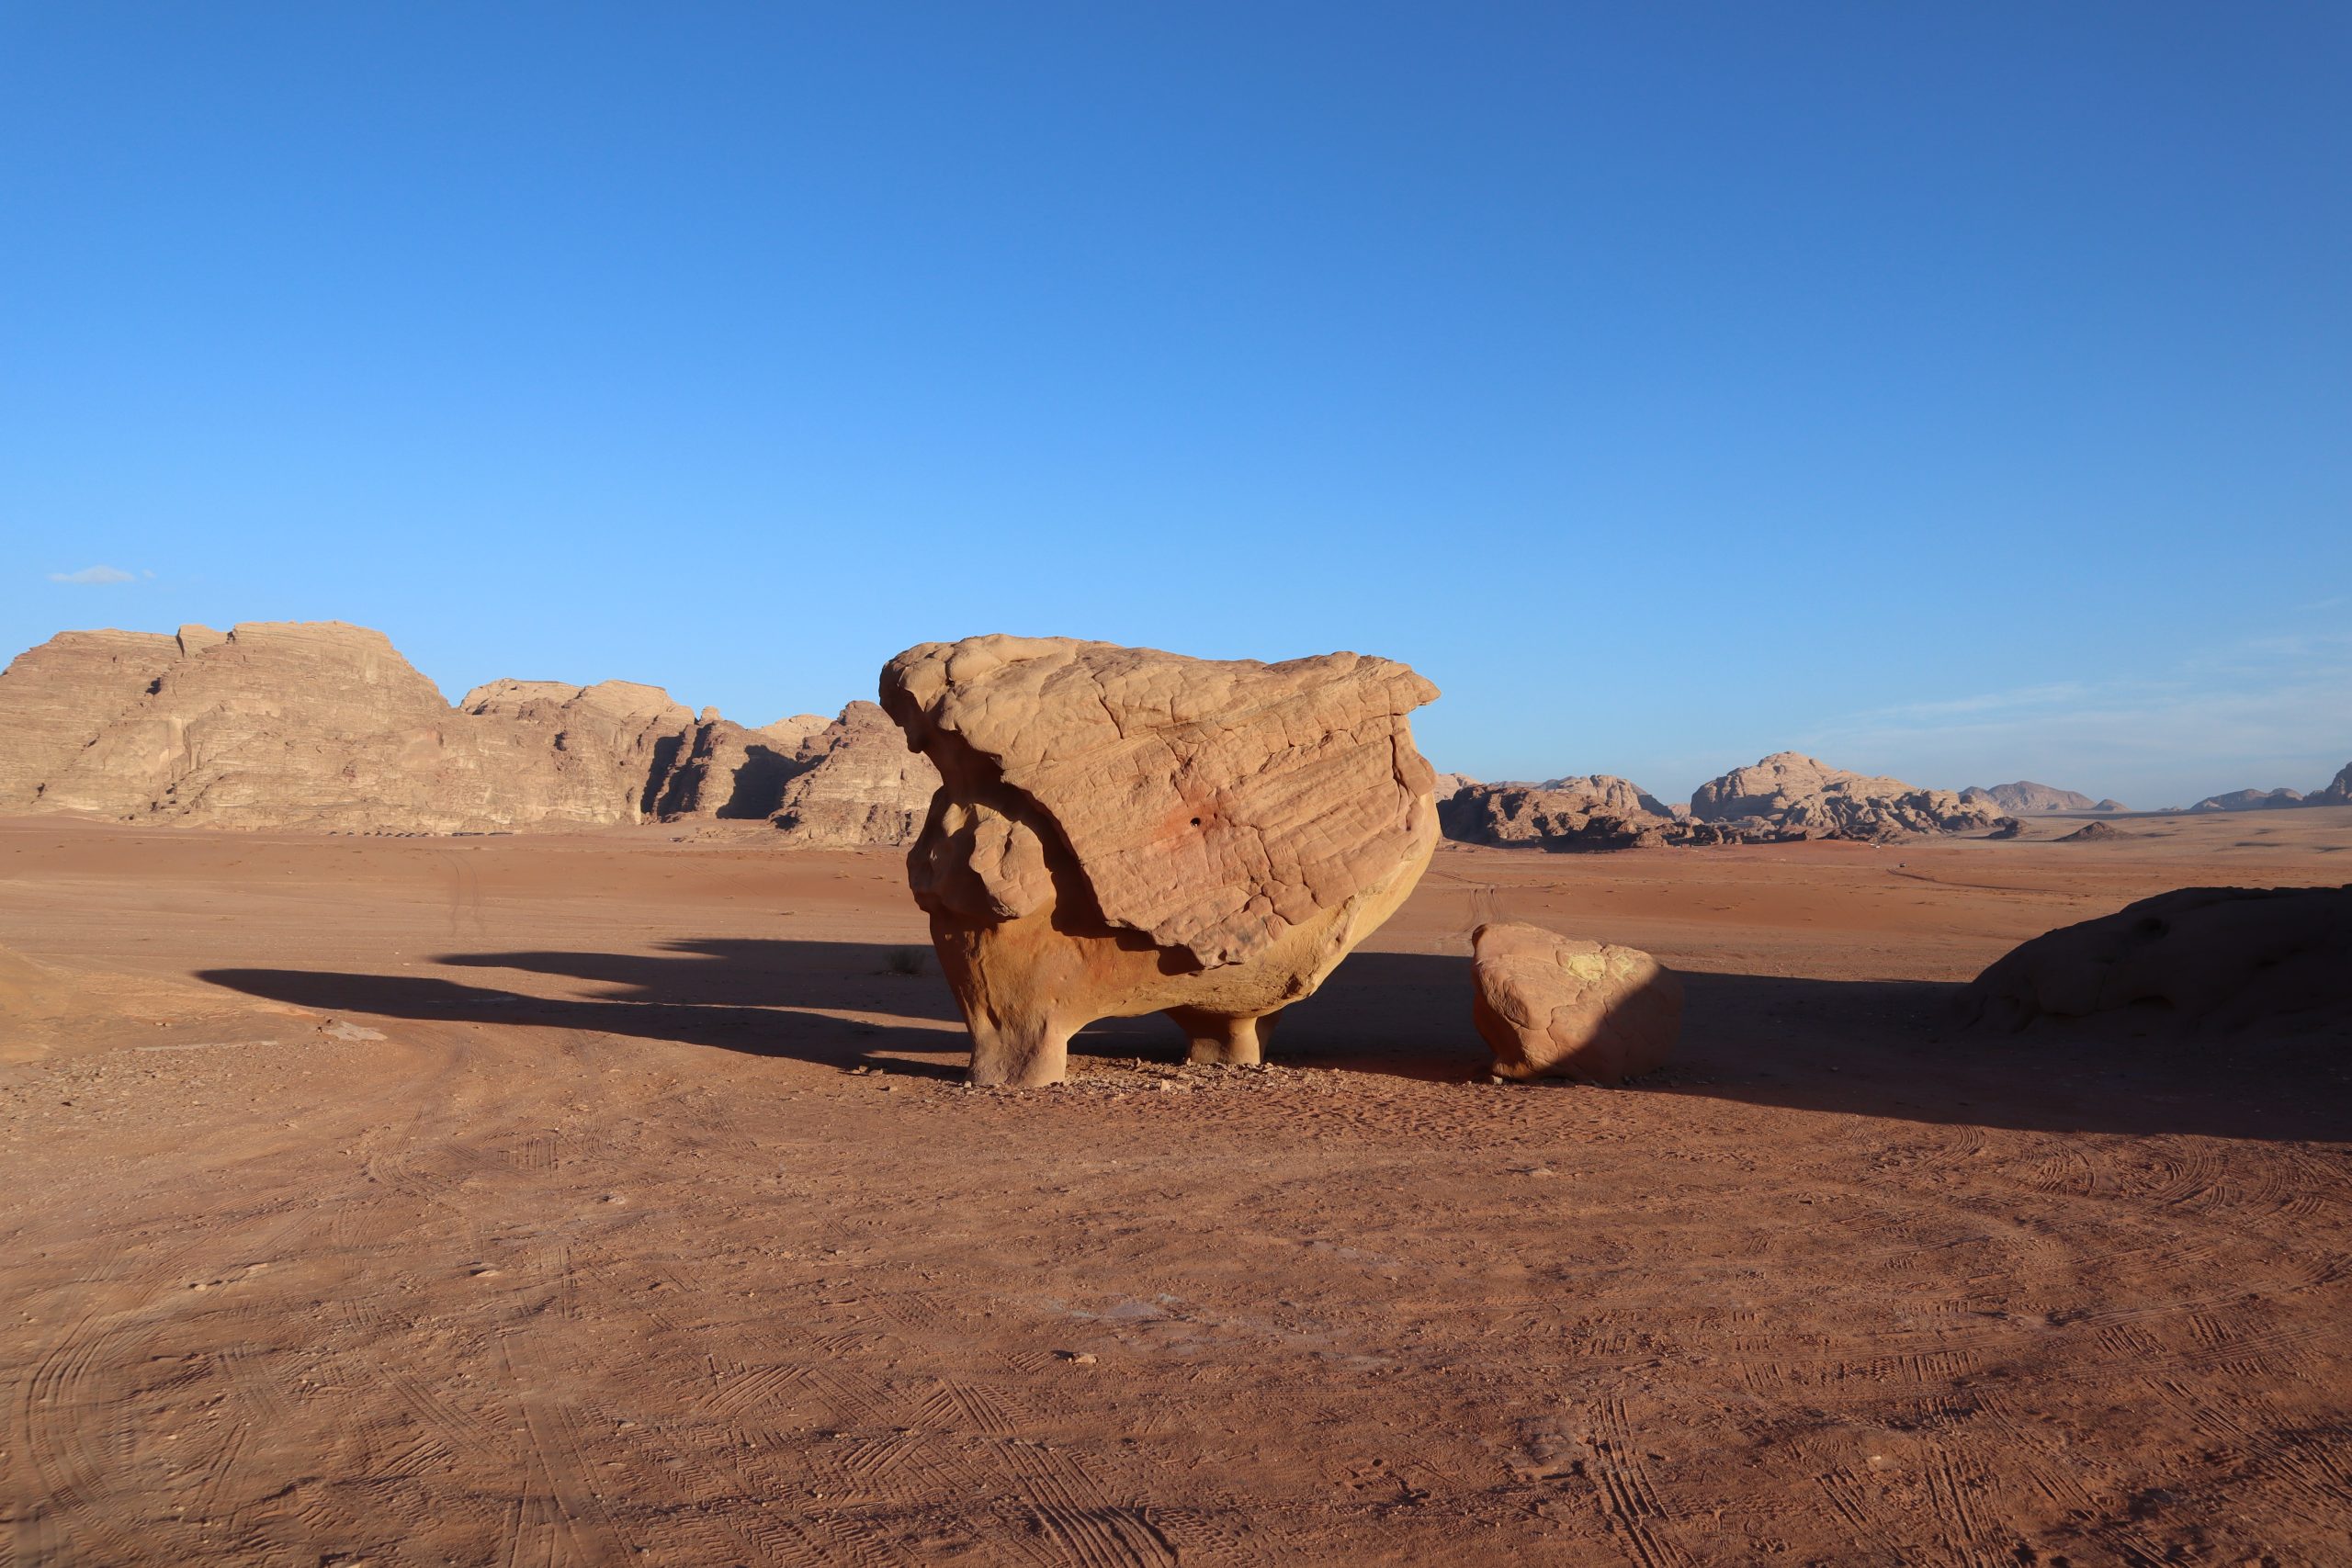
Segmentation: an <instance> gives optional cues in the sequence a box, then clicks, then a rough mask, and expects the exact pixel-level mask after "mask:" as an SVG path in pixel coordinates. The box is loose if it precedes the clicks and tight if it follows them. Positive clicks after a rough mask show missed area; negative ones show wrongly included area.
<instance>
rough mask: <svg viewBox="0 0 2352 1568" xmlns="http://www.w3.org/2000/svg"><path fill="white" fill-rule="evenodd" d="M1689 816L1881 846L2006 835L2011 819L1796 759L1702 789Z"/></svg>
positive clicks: (1763, 764)
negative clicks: (1926, 837)
mask: <svg viewBox="0 0 2352 1568" xmlns="http://www.w3.org/2000/svg"><path fill="white" fill-rule="evenodd" d="M1691 815H1692V816H1693V817H1695V818H1698V819H1699V820H1701V821H1702V822H1752V823H1757V824H1759V825H1765V826H1770V827H1776V828H1780V829H1785V830H1788V831H1792V832H1798V833H1803V834H1805V835H1807V836H1809V837H1815V838H1835V839H1880V840H1883V839H1893V838H1900V837H1902V836H1904V835H1905V834H1911V833H1963V832H1980V831H1984V830H1985V829H1992V828H1997V827H1999V826H2000V825H2001V821H2002V818H2003V816H2004V813H2003V812H2001V811H2000V810H1999V809H1998V808H1997V807H1994V806H1992V805H1989V804H1987V803H1985V802H1982V801H1977V802H1971V801H1964V800H1962V799H1961V797H1960V796H1959V795H1956V794H1954V793H1953V792H1951V790H1947V789H1921V788H1918V787H1917V786H1916V785H1913V784H1905V783H1904V782H1903V781H1902V780H1900V779H1890V778H1878V777H1873V776H1871V774H1868V773H1850V772H1849V771H1847V770H1846V769H1844V768H1833V767H1831V766H1830V765H1829V764H1828V763H1826V762H1822V761H1815V759H1813V758H1811V757H1807V756H1804V755H1803V754H1801V753H1799V752H1795V751H1780V752H1776V753H1774V754H1773V755H1771V756H1770V757H1767V758H1765V759H1764V760H1763V761H1760V762H1758V763H1757V764H1756V765H1755V766H1754V767H1750V768H1735V769H1733V770H1732V771H1731V772H1730V773H1725V774H1724V775H1723V776H1722V777H1721V778H1718V779H1713V780H1710V781H1709V782H1708V783H1706V784H1701V785H1700V786H1699V787H1698V789H1696V790H1695V791H1693V792H1692V793H1691Z"/></svg>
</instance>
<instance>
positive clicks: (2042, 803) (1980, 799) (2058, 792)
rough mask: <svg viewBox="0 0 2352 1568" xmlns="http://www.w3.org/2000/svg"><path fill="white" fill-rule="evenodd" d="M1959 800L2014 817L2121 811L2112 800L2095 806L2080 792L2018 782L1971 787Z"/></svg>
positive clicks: (2031, 782) (2025, 781)
mask: <svg viewBox="0 0 2352 1568" xmlns="http://www.w3.org/2000/svg"><path fill="white" fill-rule="evenodd" d="M1960 798H1961V799H1962V800H1964V801H1967V802H1968V803H1969V804H1971V805H1973V806H1974V805H1982V806H1990V807H1995V808H1996V809H1997V810H2000V811H2004V812H2007V814H2008V815H2010V816H2012V817H2047V816H2050V815H2052V813H2055V812H2060V811H2098V810H2103V809H2113V810H2119V811H2120V810H2121V809H2122V807H2120V806H2117V805H2116V804H2115V803H2114V802H2113V801H2108V802H2105V803H2103V804H2102V805H2094V804H2092V801H2091V797H2090V796H2089V795H2084V794H2082V793H2081V792H2080V791H2077V790H2071V789H2055V788H2052V786H2051V785H2049V784H2035V783H2034V782H2033V781H2032V780H2030V779H2019V780H2018V782H2017V783H2015V784H1989V785H1980V784H1970V785H1969V786H1968V787H1967V788H1966V789H1964V790H1962V791H1961V792H1960Z"/></svg>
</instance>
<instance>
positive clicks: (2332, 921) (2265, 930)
mask: <svg viewBox="0 0 2352 1568" xmlns="http://www.w3.org/2000/svg"><path fill="white" fill-rule="evenodd" d="M2347 975H2352V886H2343V887H2184V888H2181V889H2179V890H2177V891H2176V892H2172V893H2163V894H2159V895H2157V896H2156V897H2154V898H2143V899H2142V900H2141V901H2140V902H2138V903H2136V904H2131V905H2128V906H2126V907H2125V908H2122V909H2120V910H2118V911H2117V912H2116V913H2114V914H2112V915H2103V916H2100V917H2099V918H2098V919H2091V920H2085V921H2083V922H2081V923H2080V924H2078V925H2072V926H2065V927H2062V928H2061V929H2059V930H2057V931H2049V932H2046V933H2044V934H2043V935H2041V936H2038V937H2035V938H2034V939H2033V940H2032V941H2030V942H2025V943H2023V944H2021V945H2020V946H2018V947H2017V948H2015V949H2013V950H2012V951H2011V952H2010V953H2007V955H2006V956H2004V957H2002V958H2000V959H1998V960H1997V961H1996V962H1995V963H1994V964H1992V965H1991V967H1989V968H1987V969H1986V970H1985V972H1984V973H1983V974H1982V975H1979V976H1977V977H1976V978H1975V979H1974V980H1973V981H1972V982H1970V983H1969V985H1968V987H1967V988H1966V989H1965V990H1964V991H1963V992H1962V995H1961V998H1960V1010H1961V1015H1962V1019H1963V1020H1964V1021H1969V1022H1973V1023H1979V1024H1983V1025H1986V1026H1989V1027H1993V1028H1997V1029H2008V1030H2018V1029H2023V1028H2025V1027H2027V1026H2028V1025H2030V1024H2032V1023H2034V1022H2035V1021H2037V1020H2041V1019H2059V1020H2094V1019H2099V1018H2109V1019H2121V1020H2128V1021H2130V1022H2131V1025H2132V1026H2133V1027H2135V1028H2137V1029H2140V1030H2142V1031H2143V1032H2177V1033H2213V1034H2223V1033H2230V1032H2239V1031H2246V1030H2253V1031H2263V1032H2274V1033H2275V1032H2279V1031H2281V1030H2288V1029H2294V1028H2299V1027H2318V1028H2330V1029H2339V1030H2340V1029H2344V1028H2347V1027H2352V986H2347V985H2346V983H2345V976H2347Z"/></svg>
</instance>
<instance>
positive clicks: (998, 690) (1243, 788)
mask: <svg viewBox="0 0 2352 1568" xmlns="http://www.w3.org/2000/svg"><path fill="white" fill-rule="evenodd" d="M880 694H881V699H882V706H883V708H884V709H885V710H886V711H887V712H888V715H889V716H890V717H891V718H892V719H894V720H896V721H897V722H898V724H899V726H900V727H901V728H903V729H904V730H905V732H906V744H907V745H908V746H909V747H910V748H912V749H913V750H919V751H921V752H922V753H923V754H924V755H925V756H927V757H929V758H930V759H931V761H933V763H934V764H936V765H937V767H938V769H939V772H940V774H941V777H942V781H943V783H942V785H941V788H940V790H939V792H938V794H937V795H936V796H935V797H934V798H933V801H932V803H931V806H930V809H929V812H928V815H927V817H926V818H925V821H924V823H923V827H922V835H921V837H920V838H919V839H918V840H916V842H915V844H914V847H913V848H912V850H910V852H909V854H908V857H907V870H908V880H909V883H910V886H911V887H912V889H913V892H914V895H915V900H916V902H917V903H918V904H920V905H921V906H922V908H923V909H924V910H925V911H926V912H927V913H928V914H929V915H930V917H931V927H932V939H933V945H934V947H935V948H936V949H937V951H938V953H939V958H940V966H941V968H942V970H943V971H944V973H945V975H946V976H947V979H948V981H949V983H950V984H951V985H952V986H953V987H955V989H956V996H957V998H958V999H959V1001H960V1002H961V1003H962V1005H963V1010H964V1016H965V1021H966V1022H967V1025H968V1026H969V1027H970V1030H971V1033H972V1043H973V1049H972V1078H973V1081H974V1082H976V1083H984V1084H988V1083H1017V1084H1045V1083H1053V1082H1057V1081H1058V1080H1059V1079H1060V1078H1061V1077H1062V1076H1063V1072H1064V1067H1065V1060H1066V1051H1067V1044H1068V1041H1069V1035H1070V1033H1071V1032H1073V1031H1074V1030H1076V1029H1078V1028H1080V1027H1081V1026H1082V1025H1084V1024H1086V1023H1088V1022H1090V1021H1092V1020H1095V1019H1098V1018H1106V1017H1127V1016H1134V1015H1136V1014H1141V1013H1147V1012H1162V1011H1164V1012H1167V1013H1168V1014H1169V1015H1170V1017H1171V1018H1172V1019H1174V1020H1175V1021H1176V1022H1177V1023H1178V1024H1179V1026H1180V1027H1182V1028H1183V1029H1184V1030H1185V1031H1186V1032H1187V1033H1188V1034H1189V1035H1190V1036H1191V1037H1192V1039H1193V1059H1194V1060H1196V1061H1225V1062H1236V1063H1246V1062H1253V1061H1256V1060H1257V1059H1258V1056H1259V1051H1260V1046H1261V1030H1262V1028H1263V1027H1264V1023H1265V1021H1270V1020H1271V1019H1272V1016H1273V1015H1275V1014H1277V1013H1279V1012H1280V1011H1281V1010H1282V1009H1283V1008H1284V1007H1287V1006H1288V1005H1289V1004H1291V1003H1292V1002H1295V1001H1296V1000H1298V999H1299V998H1302V997H1306V996H1308V995H1310V994H1312V993H1313V991H1314V990H1315V988H1316V987H1317V986H1318V985H1320V984H1321V983H1322V980H1323V978H1324V976H1327V975H1329V973H1330V972H1331V970H1332V969H1333V968H1334V967H1335V966H1336V965H1337V964H1339V962H1340V959H1341V958H1343V957H1345V956H1346V955H1347V953H1349V952H1350V951H1351V949H1352V948H1353V947H1354V946H1355V945H1356V943H1357V942H1361V941H1362V940H1363V938H1364V937H1365V936H1366V935H1368V934H1369V933H1370V932H1371V931H1373V930H1374V929H1375V928H1376V927H1377V926H1378V925H1379V924H1380V923H1381V921H1382V920H1384V919H1386V918H1387V917H1388V915H1389V914H1390V913H1391V912H1392V911H1393V910H1394V909H1395V908H1396V907H1397V905H1398V904H1399V903H1401V902H1403V900H1404V898H1405V896H1406V895H1407V894H1408V892H1410V891H1411V889H1412V887H1413V885H1414V884H1415V883H1416V882H1417V881H1418V880H1419V877H1420V874H1421V871H1422V869H1423V868H1424V867H1425V866H1426V865H1427V864H1428V863H1429V858H1430V852H1431V851H1432V850H1433V849H1434V848H1435V847H1436V843H1437V837H1438V827H1437V812H1436V808H1435V804H1434V802H1433V801H1432V799H1431V783H1432V779H1433V776H1434V775H1433V774H1432V773H1431V771H1430V766H1429V764H1428V763H1427V762H1426V761H1422V759H1421V756H1420V753H1419V751H1417V750H1415V749H1414V747H1413V740H1412V730H1411V726H1410V724H1409V723H1408V716H1409V715H1410V714H1411V712H1412V711H1413V709H1415V708H1417V707H1419V706H1420V705H1422V704H1424V703H1426V702H1429V701H1430V699H1431V698H1433V697H1435V696H1436V694H1437V692H1436V688H1434V687H1432V686H1431V685H1430V683H1429V682H1427V681H1424V680H1422V679H1421V678H1420V677H1419V675H1416V674H1415V673H1413V671H1411V670H1409V669H1408V668H1407V667H1405V666H1404V665H1402V664H1397V663H1394V662H1392V661H1390V660H1385V659H1374V658H1367V657H1363V656H1361V655H1357V654H1352V653H1335V654H1329V655H1326V656H1324V657H1322V658H1319V659H1297V660H1289V661H1287V662H1284V663H1281V664H1260V663H1257V662H1254V661H1247V660H1202V659H1188V658H1185V657H1183V656H1182V655H1178V654H1172V653H1163V652H1159V651H1158V650H1155V649H1132V648H1120V647H1116V646H1114V645H1112V644H1109V643H1099V642H1080V641H1076V640H1073V639H1070V638H1067V637H1003V636H993V637H970V638H967V639H965V640H964V641H962V642H956V643H926V644H923V645H922V646H921V647H918V648H913V649H908V650H907V651H906V652H904V653H902V654H900V655H899V657H898V658H896V659H894V660H890V662H889V663H888V664H887V665H886V666H884V668H883V671H882V679H881V692H880Z"/></svg>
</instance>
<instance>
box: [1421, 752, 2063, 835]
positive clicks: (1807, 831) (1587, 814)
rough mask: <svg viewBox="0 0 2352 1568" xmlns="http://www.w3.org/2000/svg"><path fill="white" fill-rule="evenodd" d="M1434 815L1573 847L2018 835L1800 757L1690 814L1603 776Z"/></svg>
mask: <svg viewBox="0 0 2352 1568" xmlns="http://www.w3.org/2000/svg"><path fill="white" fill-rule="evenodd" d="M2037 787H2039V786H2037ZM1980 793H1981V792H1980ZM2088 804H2089V802H2088V801H2087V799H2086V800H2085V805H2086V806H2087V805H2088ZM1438 818H1439V821H1440V822H1441V823H1442V825H1443V827H1444V829H1445V836H1446V837H1447V838H1449V839H1453V840H1456V841H1458V842H1462V843H1472V844H1500V845H1529V846H1534V847H1540V848H1543V849H1548V850H1568V851H1573V850H1623V849H1648V848H1657V847H1683V846H1699V845H1713V844H1757V843H1789V842H1794V841H1798V840H1806V839H1860V840H1894V839H1901V838H1907V837H1910V836H1912V835H1915V834H1928V833H1985V832H1992V831H1994V830H1996V829H2000V830H2002V836H2005V837H2014V836H2015V834H2014V832H2013V831H2010V830H2009V829H2008V825H2013V824H2014V821H2015V819H2014V818H2011V817H2009V816H2007V814H2006V813H2004V812H2003V811H2002V810H2001V809H2000V808H1999V807H1996V806H1995V805H1994V804H1993V803H1992V802H1991V801H1990V800H1975V801H1969V800H1963V799H1962V797H1961V796H1960V795H1955V794H1953V793H1952V792H1951V791H1950V790H1940V789H1922V788H1919V787H1918V786H1917V785H1916V784H1905V783H1904V782H1902V781H1901V780H1900V779H1886V778H1873V777H1871V776H1870V775H1868V774H1865V773H1849V772H1848V771H1847V770H1845V769H1843V768H1833V767H1831V766H1830V765H1829V764H1827V763H1826V762H1822V761H1816V760H1815V759H1814V758H1811V757H1807V756H1804V755H1802V754H1800V753H1798V752H1795V751H1781V752H1779V753H1776V754H1775V755H1773V756H1770V757H1767V758H1765V759H1764V760H1763V761H1759V762H1758V763H1757V764H1756V765H1755V766H1754V767H1751V768H1736V769H1734V770H1733V771H1732V772H1730V773H1725V774H1724V775H1723V776H1722V777H1721V778H1718V779H1713V780H1711V781H1710V782H1708V783H1706V784H1702V785H1700V786H1699V788H1698V790H1697V791H1696V792H1695V793H1694V794H1693V795H1691V804H1690V805H1689V806H1688V807H1670V806H1668V805H1667V804H1665V803H1664V802H1663V801H1661V800H1659V799H1658V798H1657V796H1656V795H1651V794H1649V793H1648V792H1646V791H1645V790H1643V789H1642V788H1640V786H1638V785H1636V784H1634V783H1632V782H1631V781H1630V780H1626V779H1622V778H1617V777H1615V776H1613V775H1611V774H1607V773H1597V774H1591V775H1588V776H1584V777H1576V778H1558V779H1551V780H1547V781H1545V782H1544V784H1464V786H1463V787H1461V788H1459V789H1457V790H1455V791H1454V792H1453V795H1450V796H1444V795H1442V796H1440V798H1439V802H1438Z"/></svg>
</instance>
